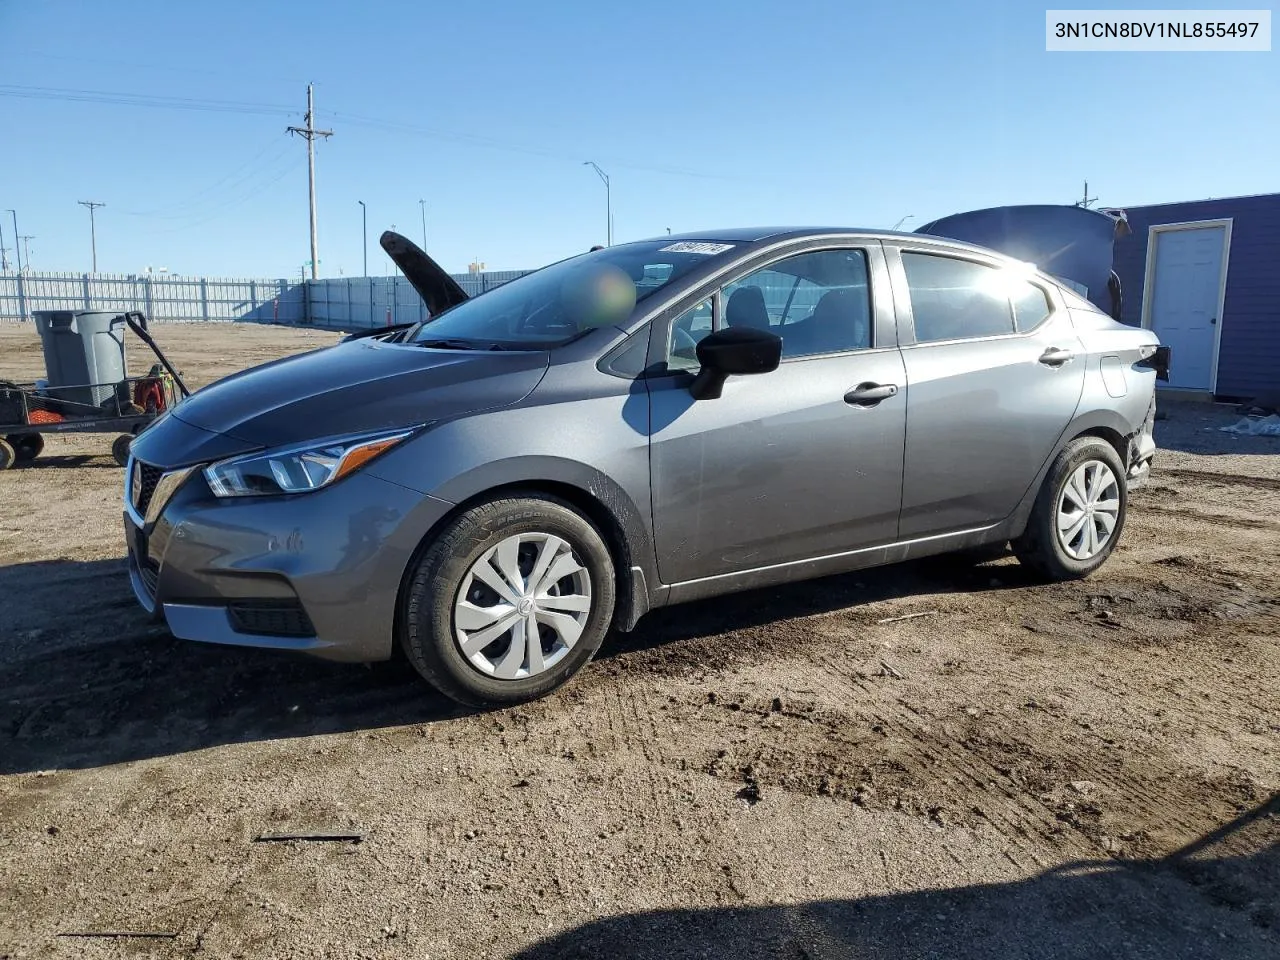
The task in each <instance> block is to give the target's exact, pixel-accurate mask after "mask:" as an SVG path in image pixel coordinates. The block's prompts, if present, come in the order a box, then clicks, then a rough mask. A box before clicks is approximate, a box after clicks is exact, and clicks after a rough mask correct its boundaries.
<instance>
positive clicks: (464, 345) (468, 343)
mask: <svg viewBox="0 0 1280 960" xmlns="http://www.w3.org/2000/svg"><path fill="white" fill-rule="evenodd" d="M415 342H416V343H417V345H418V346H420V347H433V348H434V349H436V350H483V349H484V347H483V345H482V344H478V343H476V342H475V341H474V340H460V339H450V340H417V341H415Z"/></svg>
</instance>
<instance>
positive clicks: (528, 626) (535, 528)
mask: <svg viewBox="0 0 1280 960" xmlns="http://www.w3.org/2000/svg"><path fill="white" fill-rule="evenodd" d="M614 600H615V581H614V567H613V561H612V559H611V558H610V556H609V550H608V548H607V547H606V546H605V543H604V540H603V539H602V538H601V536H600V534H599V532H598V531H597V530H596V528H595V527H594V526H593V525H592V524H591V523H590V522H589V521H588V520H587V519H586V518H585V517H583V516H582V515H581V514H579V513H578V512H577V511H575V510H573V509H572V508H571V507H569V506H568V505H567V504H565V503H562V502H561V501H559V500H555V499H552V498H550V497H542V496H533V495H531V496H528V497H512V498H503V499H498V500H492V501H490V502H488V503H483V504H480V505H479V506H476V507H473V508H471V509H470V510H467V511H466V512H465V513H463V514H461V515H460V516H459V517H457V518H456V519H455V520H454V521H453V522H451V523H450V524H449V525H448V526H447V527H445V529H444V530H443V531H441V533H440V534H439V535H438V536H437V537H436V538H435V540H434V541H433V542H432V543H431V544H430V546H429V547H428V548H427V550H426V551H425V552H424V553H423V555H422V557H421V559H420V560H419V562H418V564H417V567H416V568H415V569H414V571H413V575H412V579H411V581H410V584H409V589H408V596H407V600H406V604H405V609H404V616H403V629H402V631H401V643H402V645H403V647H404V650H405V653H406V654H407V656H408V658H409V661H410V662H411V663H412V664H413V665H414V667H415V668H416V669H417V670H418V672H419V673H420V674H422V676H423V677H424V678H426V680H427V681H428V682H430V683H431V684H432V685H433V686H434V687H436V688H437V689H438V690H440V691H441V692H442V693H444V694H446V695H447V696H449V697H451V698H453V699H454V700H457V701H459V702H460V703H464V704H467V705H468V706H477V707H479V706H501V705H505V704H512V703H521V702H524V701H526V700H533V699H536V698H537V697H541V696H544V695H546V694H547V693H550V692H551V691H552V690H554V689H555V688H556V687H559V686H560V685H561V684H563V683H565V682H566V681H567V680H568V679H569V678H570V677H572V676H573V675H574V674H575V673H577V672H578V670H580V669H581V668H582V667H583V666H584V665H585V664H586V663H587V662H588V661H589V660H590V659H591V657H592V656H594V654H595V652H596V650H597V649H599V647H600V643H601V642H602V641H603V640H604V635H605V632H606V631H607V630H608V628H609V624H610V622H611V621H612V619H613V607H614Z"/></svg>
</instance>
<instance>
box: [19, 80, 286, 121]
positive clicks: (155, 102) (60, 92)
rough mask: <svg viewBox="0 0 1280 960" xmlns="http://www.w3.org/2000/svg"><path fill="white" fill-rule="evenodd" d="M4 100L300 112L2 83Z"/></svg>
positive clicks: (227, 102)
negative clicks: (12, 98) (9, 98)
mask: <svg viewBox="0 0 1280 960" xmlns="http://www.w3.org/2000/svg"><path fill="white" fill-rule="evenodd" d="M0 97H20V98H24V99H29V100H64V101H70V102H75V103H114V104H118V105H121V106H131V107H160V108H168V109H174V110H199V111H205V112H210V113H240V114H260V115H265V116H284V117H288V116H293V115H294V114H296V113H297V112H298V111H297V110H296V109H295V108H293V107H288V106H285V105H284V104H273V103H252V102H248V101H241V100H207V99H201V98H197V97H169V96H161V95H153V94H145V93H114V92H109V91H105V90H77V89H69V88H62V87H29V86H21V85H18V84H0Z"/></svg>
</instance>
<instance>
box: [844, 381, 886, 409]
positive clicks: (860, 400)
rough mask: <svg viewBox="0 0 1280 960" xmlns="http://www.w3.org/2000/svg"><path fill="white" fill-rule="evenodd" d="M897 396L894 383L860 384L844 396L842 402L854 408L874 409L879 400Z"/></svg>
mask: <svg viewBox="0 0 1280 960" xmlns="http://www.w3.org/2000/svg"><path fill="white" fill-rule="evenodd" d="M897 395H898V385H897V384H896V383H860V384H858V385H857V386H856V387H854V388H853V389H852V390H850V391H849V392H848V393H846V394H845V395H844V402H845V403H848V404H852V405H853V406H855V407H874V406H875V405H876V404H877V403H879V402H880V401H881V400H888V399H889V398H890V397H895V396H897Z"/></svg>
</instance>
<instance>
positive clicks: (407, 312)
mask: <svg viewBox="0 0 1280 960" xmlns="http://www.w3.org/2000/svg"><path fill="white" fill-rule="evenodd" d="M527 272H528V271H526V270H492V271H489V272H487V273H460V274H454V275H453V279H454V280H456V281H458V285H459V286H461V287H462V289H463V290H465V291H466V292H467V294H468V295H469V296H473V297H474V296H476V295H477V294H480V293H484V292H485V291H486V290H492V289H493V288H494V287H498V286H501V285H502V284H504V283H507V282H509V281H511V280H514V279H516V277H522V276H524V275H525V273H527ZM306 288H307V322H308V323H312V324H314V325H315V326H318V327H326V328H329V329H333V330H365V329H368V328H369V327H386V326H393V325H394V324H397V323H413V322H415V321H417V320H425V319H426V316H427V308H426V305H425V304H424V303H423V302H422V298H421V297H420V296H418V292H417V291H416V290H414V289H413V287H412V286H411V285H410V284H409V281H408V280H406V279H405V278H404V277H401V276H395V277H350V278H345V279H344V278H342V277H338V278H335V279H329V280H309V281H307V284H306Z"/></svg>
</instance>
